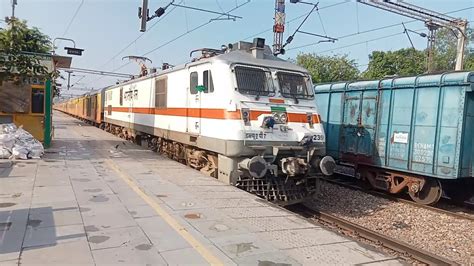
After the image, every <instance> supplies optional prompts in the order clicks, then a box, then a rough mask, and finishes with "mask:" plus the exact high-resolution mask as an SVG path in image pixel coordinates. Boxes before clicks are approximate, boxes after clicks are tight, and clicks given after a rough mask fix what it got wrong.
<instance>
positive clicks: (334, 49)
mask: <svg viewBox="0 0 474 266" xmlns="http://www.w3.org/2000/svg"><path fill="white" fill-rule="evenodd" d="M422 30H424V29H418V30H415V31H422ZM403 34H405V32H399V33H393V34H390V35H385V36H381V37H377V38H374V39H370V40H365V41H361V42H356V43H352V44H348V45H344V46H339V47H336V48H332V49H328V50H324V51H317V52H315V53H317V54H323V53H327V52H332V51H336V50H340V49H344V48H347V47H352V46H356V45H361V44H365V43H369V42H374V41H378V40H382V39H387V38H390V37H395V36H398V35H403ZM293 49H296V48H293Z"/></svg>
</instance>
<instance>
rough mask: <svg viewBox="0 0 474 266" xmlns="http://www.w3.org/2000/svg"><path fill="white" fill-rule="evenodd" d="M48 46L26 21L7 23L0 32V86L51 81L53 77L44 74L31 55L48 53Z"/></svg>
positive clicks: (35, 29)
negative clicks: (35, 79) (10, 82)
mask: <svg viewBox="0 0 474 266" xmlns="http://www.w3.org/2000/svg"><path fill="white" fill-rule="evenodd" d="M50 43H51V42H50V38H49V37H48V36H46V35H44V34H43V33H41V32H40V30H39V29H38V28H34V27H33V28H29V27H28V26H27V24H26V21H21V20H18V19H16V18H13V19H9V21H8V25H7V27H6V28H0V84H1V82H3V81H7V80H13V81H16V82H19V81H20V80H23V79H24V78H30V77H40V78H44V79H47V78H51V79H54V78H55V77H56V76H57V73H48V70H47V68H46V67H45V66H44V65H42V64H41V62H40V58H39V57H38V56H36V55H35V54H45V53H49V49H50Z"/></svg>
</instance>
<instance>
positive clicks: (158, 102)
mask: <svg viewBox="0 0 474 266" xmlns="http://www.w3.org/2000/svg"><path fill="white" fill-rule="evenodd" d="M167 86H168V82H167V79H166V78H161V79H157V80H156V83H155V107H156V108H166V91H167Z"/></svg>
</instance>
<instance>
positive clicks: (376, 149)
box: [315, 72, 474, 204]
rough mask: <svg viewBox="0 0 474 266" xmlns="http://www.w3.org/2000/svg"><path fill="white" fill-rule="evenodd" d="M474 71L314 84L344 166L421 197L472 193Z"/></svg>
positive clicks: (332, 149) (427, 200) (330, 148)
mask: <svg viewBox="0 0 474 266" xmlns="http://www.w3.org/2000/svg"><path fill="white" fill-rule="evenodd" d="M473 89H474V72H450V73H445V74H439V75H421V76H416V77H395V78H386V79H382V80H375V81H356V82H340V83H332V84H321V85H316V86H315V92H316V100H317V105H318V108H319V112H320V115H321V119H322V121H323V123H324V129H325V132H326V139H327V141H326V150H327V153H328V155H331V156H333V157H334V158H335V160H336V161H337V162H338V169H339V171H344V172H347V170H348V169H349V170H352V172H353V174H354V175H355V176H356V177H358V178H361V179H364V180H365V181H367V182H368V183H370V185H371V186H372V187H374V188H377V189H382V190H385V191H388V192H390V193H399V192H402V191H408V193H409V195H410V197H411V198H412V199H413V200H414V201H416V202H418V203H421V204H434V203H436V202H437V201H438V200H439V199H440V197H441V195H442V193H443V191H444V192H445V193H446V194H447V195H448V196H449V197H451V198H452V199H456V200H460V201H463V200H465V199H468V198H470V197H471V196H473V194H474V188H473V186H474V185H473V182H472V180H474V178H473V172H474V164H473V157H474V145H473V138H474V135H473V133H474V93H473Z"/></svg>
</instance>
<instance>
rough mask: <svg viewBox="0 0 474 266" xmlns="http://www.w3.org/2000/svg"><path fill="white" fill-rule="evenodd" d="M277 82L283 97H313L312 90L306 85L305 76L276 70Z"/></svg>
mask: <svg viewBox="0 0 474 266" xmlns="http://www.w3.org/2000/svg"><path fill="white" fill-rule="evenodd" d="M277 77H278V83H279V85H280V92H281V95H282V96H283V97H288V98H298V99H312V98H313V97H314V95H313V92H312V90H311V89H310V88H309V87H308V80H307V77H305V76H303V75H300V74H296V73H288V72H278V73H277Z"/></svg>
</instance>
